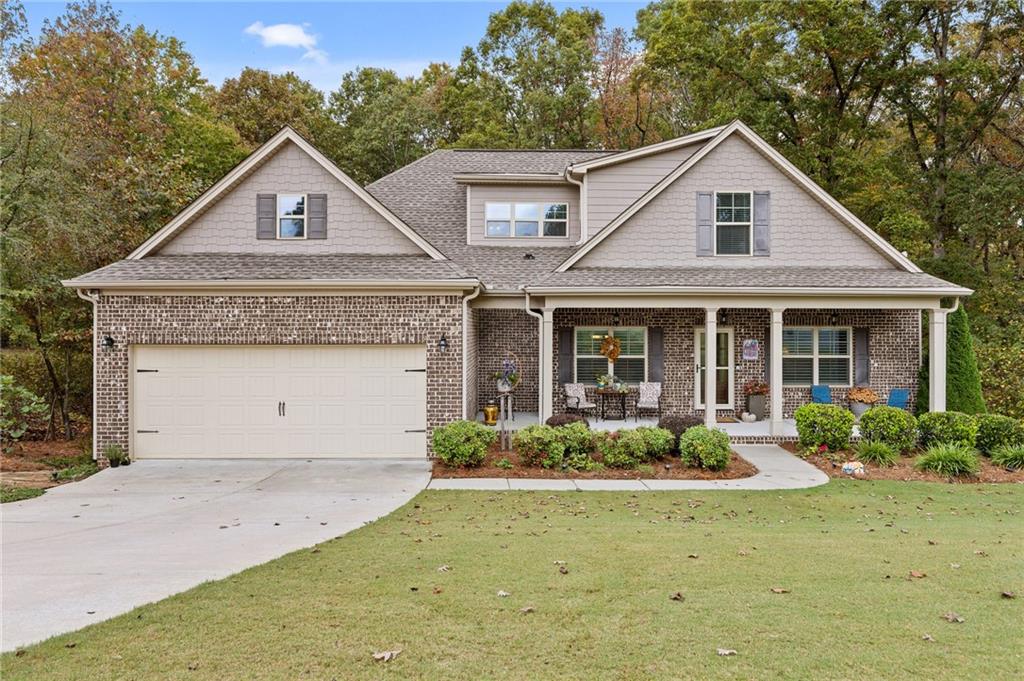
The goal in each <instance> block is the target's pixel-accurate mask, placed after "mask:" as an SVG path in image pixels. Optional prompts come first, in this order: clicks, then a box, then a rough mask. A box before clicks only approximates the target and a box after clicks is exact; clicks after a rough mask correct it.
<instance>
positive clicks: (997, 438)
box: [974, 414, 1024, 454]
mask: <svg viewBox="0 0 1024 681" xmlns="http://www.w3.org/2000/svg"><path fill="white" fill-rule="evenodd" d="M977 421H978V436H977V438H976V439H975V442H974V444H975V446H976V447H977V448H978V451H980V452H981V453H982V454H991V453H992V452H994V451H995V450H997V449H999V448H1000V447H1004V446H1007V445H1024V423H1022V422H1020V421H1018V420H1017V419H1012V418H1010V417H1009V416H1000V415H999V414H982V415H981V416H978V417H977Z"/></svg>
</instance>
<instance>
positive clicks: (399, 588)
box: [2, 480, 1024, 681]
mask: <svg viewBox="0 0 1024 681" xmlns="http://www.w3.org/2000/svg"><path fill="white" fill-rule="evenodd" d="M1022 508H1024V485H1014V484H1007V485H939V484H927V483H898V482H854V481H838V480H837V481H833V482H831V483H830V484H828V485H826V486H823V487H819V488H815V489H812V490H797V491H785V492H727V491H724V492H706V493H703V492H681V493H667V492H666V493H640V494H628V493H601V492H596V493H580V492H577V493H562V494H547V493H532V492H508V493H488V492H440V491H436V492H425V493H423V494H421V495H419V496H418V497H416V499H415V500H413V502H411V503H410V504H408V505H407V506H405V507H403V508H402V509H400V510H398V511H397V512H395V513H394V514H392V515H391V516H389V517H387V518H386V519H384V520H382V521H379V522H377V523H374V524H372V525H369V526H367V527H364V528H362V529H360V530H358V531H356V532H353V533H352V534H350V535H347V536H345V537H342V538H340V539H337V540H334V541H331V542H327V543H325V544H323V545H321V546H320V547H319V548H317V549H314V550H304V551H300V552H297V553H294V554H291V555H289V556H286V557H284V558H282V559H280V560H277V561H274V562H271V563H269V564H267V565H264V566H261V567H257V568H254V569H251V570H248V571H246V572H244V573H242V574H240V575H237V576H235V577H232V578H229V579H226V580H223V581H219V582H213V583H210V584H206V585H203V586H200V587H198V588H196V589H193V590H192V591H190V592H188V593H185V594H181V595H179V596H176V597H173V598H169V599H167V600H165V601H162V602H159V603H156V604H153V605H149V606H145V607H143V608H140V609H138V610H136V611H134V612H132V613H129V614H127V615H124V616H122V617H118V618H116V619H114V620H112V621H109V622H106V623H103V624H99V625H95V626H92V627H89V628H87V629H84V630H82V631H80V632H76V633H73V634H69V635H65V636H61V637H58V638H55V639H53V640H51V641H49V642H46V643H44V644H42V645H38V646H33V647H31V648H28V649H26V650H25V651H23V652H22V653H21V654H20V655H19V656H15V655H14V654H8V655H6V656H4V658H3V660H2V662H3V669H4V679H5V680H6V679H9V680H12V681H13V680H14V679H94V680H95V679H113V678H119V679H120V678H133V679H154V678H159V679H191V680H196V679H218V680H220V679H271V678H274V679H277V678H289V679H293V678H294V679H298V678H310V679H369V678H393V679H399V678H424V679H441V678H444V679H472V680H476V679H495V678H498V679H548V678H564V679H635V678H665V679H678V678H724V679H733V678H735V679H750V678H787V679H862V678H863V679H874V678H886V679H893V678H908V679H909V678H950V679H953V678H955V679H962V678H983V679H1002V678H1012V677H1014V676H1015V675H1016V674H1018V673H1019V671H1020V670H1021V669H1022V668H1024V633H1022V629H1021V626H1020V623H1021V622H1022V621H1024V573H1022V571H1021V565H1022V562H1021V561H1022V558H1024V521H1022V518H1021V515H1020V513H1021V509H1022ZM558 561H565V563H564V565H562V564H560V563H559V562H558ZM444 566H447V569H441V568H443V567H444ZM125 568H126V569H130V566H125ZM563 568H564V570H563ZM772 589H776V590H780V591H781V590H785V593H776V592H773V591H772ZM498 592H506V593H507V594H508V595H507V596H504V597H501V596H499V595H498ZM676 592H679V593H680V594H681V600H674V599H672V598H670V596H671V595H672V594H675V593H676ZM1003 592H1013V593H1014V594H1017V595H1018V596H1017V597H1016V598H1008V597H1005V596H1004V595H1003ZM947 613H955V614H956V615H958V616H959V617H960V618H962V619H963V621H962V622H948V621H946V620H945V619H943V616H944V615H946V614H947ZM718 648H724V649H732V650H735V651H737V654H736V655H735V656H729V657H723V656H719V655H718V654H716V649H718ZM397 649H401V650H402V652H401V654H400V655H399V656H398V657H397V658H396V659H394V660H392V661H390V662H375V661H374V660H373V657H372V654H373V653H374V652H382V651H389V650H397Z"/></svg>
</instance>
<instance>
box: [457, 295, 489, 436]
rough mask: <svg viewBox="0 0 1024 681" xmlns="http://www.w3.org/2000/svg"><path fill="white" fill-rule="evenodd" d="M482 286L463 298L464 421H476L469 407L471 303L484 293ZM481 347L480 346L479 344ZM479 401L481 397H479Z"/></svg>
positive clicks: (474, 410) (473, 410) (474, 406)
mask: <svg viewBox="0 0 1024 681" xmlns="http://www.w3.org/2000/svg"><path fill="white" fill-rule="evenodd" d="M483 290H484V289H483V287H482V286H477V287H476V288H475V289H474V290H473V292H472V293H471V294H469V295H468V296H463V297H462V418H463V420H466V421H469V420H476V407H477V405H475V404H474V405H473V406H472V412H470V405H469V353H468V352H467V351H466V350H467V348H468V347H469V301H471V300H473V299H474V298H476V297H477V296H478V295H480V293H481V292H482V291H483ZM478 345H479V344H478ZM477 400H478V401H479V396H478V397H477Z"/></svg>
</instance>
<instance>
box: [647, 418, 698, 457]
mask: <svg viewBox="0 0 1024 681" xmlns="http://www.w3.org/2000/svg"><path fill="white" fill-rule="evenodd" d="M701 425H704V419H702V418H698V417H696V416H662V417H661V419H659V420H658V427H659V428H664V429H665V430H667V431H668V432H670V433H672V435H673V437H675V443H674V444H673V445H672V449H673V450H674V451H679V436H680V435H682V434H683V433H685V432H686V431H687V430H689V429H690V428H693V427H694V426H701Z"/></svg>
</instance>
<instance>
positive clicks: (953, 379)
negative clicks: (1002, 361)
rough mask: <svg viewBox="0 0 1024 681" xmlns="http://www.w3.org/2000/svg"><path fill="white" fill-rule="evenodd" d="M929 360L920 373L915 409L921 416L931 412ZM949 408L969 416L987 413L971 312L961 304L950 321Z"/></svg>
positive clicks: (947, 341)
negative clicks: (927, 411) (929, 409)
mask: <svg viewBox="0 0 1024 681" xmlns="http://www.w3.org/2000/svg"><path fill="white" fill-rule="evenodd" d="M928 371H929V370H928V358H927V354H926V356H925V361H924V363H923V364H922V365H921V369H920V371H919V372H918V376H917V378H918V383H917V396H916V397H915V398H914V410H915V412H916V413H917V414H918V416H920V415H921V414H923V413H924V412H925V411H926V410H927V409H928V392H929V386H928ZM946 408H947V409H948V410H949V411H962V412H965V413H967V414H983V413H984V412H985V399H984V398H983V397H982V394H981V372H980V371H979V370H978V359H977V356H976V355H975V352H974V339H973V338H972V337H971V325H970V322H969V321H968V319H967V310H965V309H964V307H963V306H962V305H961V306H960V308H959V309H957V311H956V312H954V313H952V314H950V315H948V316H947V318H946Z"/></svg>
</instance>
